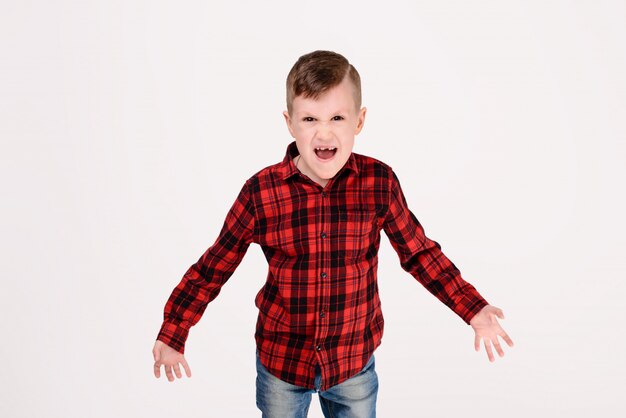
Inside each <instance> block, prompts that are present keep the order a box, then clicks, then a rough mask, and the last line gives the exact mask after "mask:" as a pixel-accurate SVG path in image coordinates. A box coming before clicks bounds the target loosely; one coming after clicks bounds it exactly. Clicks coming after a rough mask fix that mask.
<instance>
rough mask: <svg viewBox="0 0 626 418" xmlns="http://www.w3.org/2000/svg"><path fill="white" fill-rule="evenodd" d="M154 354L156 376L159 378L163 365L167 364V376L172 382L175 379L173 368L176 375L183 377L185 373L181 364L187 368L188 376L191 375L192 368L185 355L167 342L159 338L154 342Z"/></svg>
mask: <svg viewBox="0 0 626 418" xmlns="http://www.w3.org/2000/svg"><path fill="white" fill-rule="evenodd" d="M152 355H153V356H154V376H156V378H157V379H158V378H159V377H161V365H163V366H165V375H166V376H167V380H169V381H170V382H173V381H174V375H173V374H172V369H174V373H175V374H176V377H178V378H179V379H182V378H183V374H182V373H181V371H180V365H181V364H182V366H183V368H184V369H185V374H186V375H187V377H191V368H189V364H187V360H185V356H184V355H183V354H182V353H179V352H178V351H176V350H174V349H173V348H172V347H170V346H169V345H167V344H165V343H164V342H163V341H160V340H157V341H156V342H155V343H154V348H153V349H152Z"/></svg>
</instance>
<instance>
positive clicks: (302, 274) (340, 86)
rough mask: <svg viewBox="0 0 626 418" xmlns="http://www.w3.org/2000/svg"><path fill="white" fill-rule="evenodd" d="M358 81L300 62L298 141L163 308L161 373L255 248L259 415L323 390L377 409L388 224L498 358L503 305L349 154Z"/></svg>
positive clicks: (365, 162) (357, 126)
mask: <svg viewBox="0 0 626 418" xmlns="http://www.w3.org/2000/svg"><path fill="white" fill-rule="evenodd" d="M365 113H366V108H364V107H363V108H361V83H360V77H359V74H358V72H357V71H356V69H355V68H354V67H353V66H352V65H351V64H350V63H349V62H348V61H347V60H346V59H345V58H344V57H343V56H341V55H339V54H336V53H334V52H329V51H315V52H312V53H309V54H306V55H303V56H302V57H300V58H299V59H298V61H297V62H296V63H295V65H294V66H293V68H292V69H291V71H290V73H289V75H288V77H287V111H286V112H284V113H283V114H284V117H285V121H286V122H287V127H288V129H289V132H290V134H291V136H292V137H293V138H295V141H294V142H292V143H291V144H290V145H289V146H288V147H287V153H286V155H285V157H284V159H283V161H282V162H281V163H278V164H275V165H272V166H269V167H267V168H265V169H263V170H261V171H259V172H258V173H256V174H255V175H253V176H252V177H251V178H249V179H248V180H247V181H246V182H245V184H244V186H243V188H242V189H241V191H240V193H239V195H238V196H237V199H236V201H235V203H234V204H233V206H232V207H231V209H230V210H229V212H228V214H227V216H226V220H225V222H224V225H223V227H222V230H221V232H220V234H219V236H218V238H217V240H216V242H215V243H214V244H213V246H211V247H210V248H209V249H208V250H207V251H206V252H205V253H204V254H203V255H202V257H201V258H200V259H199V260H198V261H197V262H196V263H195V264H193V265H192V266H191V267H190V268H189V269H188V271H187V272H186V273H185V275H184V277H183V279H182V281H181V282H180V283H179V284H178V286H177V287H176V288H175V289H174V291H173V292H172V294H171V296H170V298H169V300H168V301H167V304H166V306H165V315H164V316H165V320H164V322H163V325H162V327H161V330H160V331H159V334H158V336H157V341H156V343H155V346H154V349H153V355H154V360H155V363H154V374H155V376H156V377H157V378H158V377H160V366H161V365H163V366H164V368H165V373H166V375H167V378H168V380H169V381H173V380H174V376H173V374H172V370H173V372H174V373H175V374H176V377H178V378H182V373H181V371H180V366H179V364H182V366H183V368H184V369H185V372H186V374H187V376H188V377H191V370H190V368H189V365H188V364H187V362H186V361H185V358H184V356H183V353H184V344H185V340H186V338H187V335H188V332H189V328H190V327H191V326H193V325H194V324H196V323H197V322H198V320H199V319H200V317H201V315H202V313H203V312H204V310H205V308H206V306H207V304H208V303H209V302H210V301H212V300H213V299H214V298H215V297H216V296H217V295H218V293H219V292H220V289H221V287H222V286H223V285H224V283H225V282H226V281H227V280H228V278H229V277H230V276H231V275H232V273H233V272H234V270H235V269H236V267H237V266H238V265H239V263H240V262H241V259H242V258H243V256H244V254H245V253H246V251H247V249H248V246H249V245H250V243H252V242H254V243H257V244H259V245H260V246H261V248H262V250H263V252H264V254H265V257H266V259H267V261H268V265H269V272H268V274H267V281H266V283H265V285H264V286H263V287H262V289H261V290H260V291H259V293H258V294H257V297H256V299H255V304H256V306H257V307H258V308H259V316H258V320H257V326H256V333H255V339H256V345H257V350H256V351H257V379H256V386H257V395H256V396H257V406H258V407H259V409H260V410H261V411H262V413H263V417H281V418H284V417H305V416H306V414H307V411H308V408H309V405H310V401H311V394H312V393H313V392H319V398H320V403H321V406H322V411H323V413H324V415H325V416H327V417H329V416H332V417H359V418H362V417H373V416H375V414H376V395H377V391H378V379H377V376H376V372H375V370H374V356H373V353H374V350H375V349H376V348H377V347H378V346H379V345H380V343H381V338H382V334H383V324H384V321H383V316H382V311H381V307H380V300H379V296H378V287H377V281H376V280H377V278H376V274H377V265H378V259H377V254H378V248H379V244H380V231H381V230H384V231H385V233H386V234H387V236H388V237H389V241H390V243H391V245H392V246H393V248H394V249H395V251H396V252H397V253H398V256H399V258H400V263H401V265H402V267H403V269H405V270H406V271H407V272H409V273H411V275H413V276H414V277H415V278H416V279H417V280H418V281H419V282H420V283H422V284H423V285H424V286H425V287H426V288H427V289H428V290H429V291H430V292H431V293H433V294H434V295H435V296H436V297H437V298H439V299H440V300H441V301H442V302H443V303H445V304H446V305H447V306H448V307H450V308H451V309H452V310H453V311H454V312H455V313H456V314H457V315H459V316H460V317H461V318H462V319H463V320H464V321H465V322H466V323H468V324H470V325H471V326H472V327H473V329H474V331H475V334H476V336H475V342H474V346H475V349H476V350H479V348H480V346H479V344H480V341H481V340H483V342H484V346H485V350H486V352H487V355H488V357H489V360H490V361H493V360H494V356H493V352H492V348H491V346H492V345H493V346H494V347H495V349H496V351H497V352H498V354H499V355H500V356H503V355H504V353H503V351H502V348H501V346H500V344H499V342H498V336H500V337H502V338H503V339H504V341H505V342H506V343H507V344H508V345H509V346H512V345H513V342H512V341H511V339H510V338H509V337H508V335H507V334H506V333H505V332H504V330H503V329H502V328H501V327H500V325H499V324H498V321H497V320H496V317H499V318H504V316H503V313H502V311H501V310H500V309H498V308H496V307H493V306H490V305H488V303H487V302H486V301H485V299H483V298H482V296H480V294H479V293H478V292H477V291H476V289H475V288H474V287H473V286H472V285H471V284H469V283H467V282H465V281H464V280H463V279H462V278H461V275H460V272H459V271H458V269H457V268H456V267H455V266H454V264H453V263H452V262H451V261H450V260H449V259H448V258H447V257H446V256H445V255H444V254H443V253H442V252H441V247H440V246H439V244H438V243H436V242H435V241H432V240H430V239H429V238H427V237H426V236H425V235H424V230H423V229H422V226H421V225H420V223H419V222H418V220H417V219H416V218H415V216H414V215H413V213H412V212H411V211H410V210H409V208H408V207H407V204H406V200H405V198H404V194H403V192H402V189H401V188H400V183H399V180H398V178H397V177H396V175H395V173H394V172H393V170H392V169H391V167H389V166H388V165H386V164H384V163H382V162H380V161H378V160H376V159H373V158H370V157H367V156H363V155H360V154H355V153H353V152H352V148H353V145H354V137H355V135H357V134H358V133H359V132H360V131H361V129H362V128H363V124H364V121H365Z"/></svg>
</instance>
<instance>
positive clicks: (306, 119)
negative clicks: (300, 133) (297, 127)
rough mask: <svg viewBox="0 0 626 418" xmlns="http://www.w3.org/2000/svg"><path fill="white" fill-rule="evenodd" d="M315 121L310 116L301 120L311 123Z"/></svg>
mask: <svg viewBox="0 0 626 418" xmlns="http://www.w3.org/2000/svg"><path fill="white" fill-rule="evenodd" d="M314 120H315V119H313V118H312V117H311V116H306V117H304V118H302V121H303V122H313V121H314Z"/></svg>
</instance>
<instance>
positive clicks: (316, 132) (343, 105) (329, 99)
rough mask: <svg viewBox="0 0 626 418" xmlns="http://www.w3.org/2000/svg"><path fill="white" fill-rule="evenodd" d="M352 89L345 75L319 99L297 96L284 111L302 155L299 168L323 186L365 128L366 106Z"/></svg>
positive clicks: (350, 150)
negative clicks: (359, 100) (355, 96)
mask: <svg viewBox="0 0 626 418" xmlns="http://www.w3.org/2000/svg"><path fill="white" fill-rule="evenodd" d="M353 89H354V87H353V85H352V82H351V81H350V79H349V78H348V77H345V78H344V79H343V81H342V82H341V83H339V84H338V85H336V86H335V87H333V88H331V89H329V90H327V91H326V92H325V93H324V94H322V95H321V96H320V97H319V98H318V99H312V98H305V97H303V96H298V97H296V98H294V99H293V102H292V107H291V111H292V113H291V115H289V113H288V112H283V115H284V116H285V120H286V121H287V127H288V128H289V132H290V133H291V136H292V137H294V138H295V140H296V146H297V147H298V152H299V153H300V156H301V157H300V158H299V159H296V161H297V163H298V169H299V170H300V171H301V172H302V173H303V174H305V175H306V176H307V177H309V178H310V179H311V180H313V181H314V182H316V183H318V184H320V185H322V186H326V183H328V180H330V179H331V178H332V177H334V176H335V174H337V172H338V171H339V170H341V168H342V167H343V166H344V165H345V163H346V161H348V158H349V157H350V154H351V153H352V147H353V146H354V137H355V135H357V134H358V133H359V132H361V129H362V128H363V123H364V121H365V112H366V111H367V109H366V108H361V109H357V108H356V105H355V102H354V94H353ZM319 148H324V149H329V150H319ZM333 149H334V150H333ZM296 158H298V157H296Z"/></svg>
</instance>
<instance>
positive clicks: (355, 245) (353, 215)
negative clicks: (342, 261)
mask: <svg viewBox="0 0 626 418" xmlns="http://www.w3.org/2000/svg"><path fill="white" fill-rule="evenodd" d="M337 233H338V237H339V247H340V248H341V249H345V254H346V257H347V258H350V259H353V260H359V259H362V258H363V257H365V254H366V253H367V250H368V248H369V246H370V245H371V243H372V240H373V239H374V237H375V236H376V233H377V218H376V212H374V211H362V210H349V211H346V210H345V211H339V223H338V231H337Z"/></svg>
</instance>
